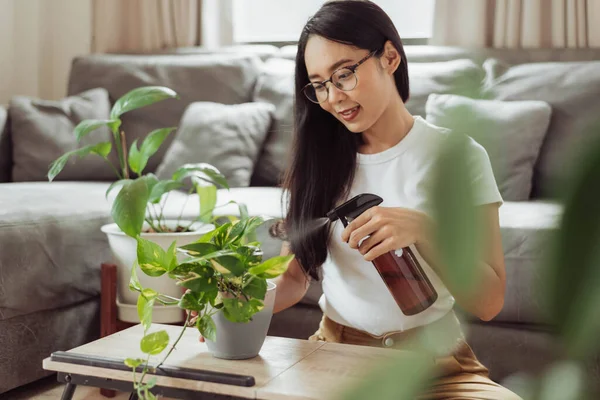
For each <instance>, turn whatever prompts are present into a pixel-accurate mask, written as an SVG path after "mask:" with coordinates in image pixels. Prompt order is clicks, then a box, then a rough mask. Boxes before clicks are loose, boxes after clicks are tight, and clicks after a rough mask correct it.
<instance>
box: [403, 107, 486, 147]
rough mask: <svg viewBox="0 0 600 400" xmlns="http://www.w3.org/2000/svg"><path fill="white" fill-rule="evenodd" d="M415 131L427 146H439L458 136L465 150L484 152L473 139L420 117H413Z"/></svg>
mask: <svg viewBox="0 0 600 400" xmlns="http://www.w3.org/2000/svg"><path fill="white" fill-rule="evenodd" d="M414 128H415V129H417V130H418V131H419V134H418V135H416V136H419V137H420V138H421V141H422V142H424V143H426V144H427V145H429V146H440V145H443V144H445V143H446V141H447V140H448V139H449V138H450V137H451V136H452V135H455V136H458V138H460V139H462V140H464V141H465V143H466V146H467V150H470V151H475V152H481V151H483V152H485V149H484V148H483V146H481V145H480V144H479V143H478V142H477V141H475V139H473V138H472V137H470V136H469V135H466V134H464V133H462V132H458V131H455V130H452V129H449V128H445V127H442V126H438V125H434V124H432V123H431V122H429V121H427V120H426V119H425V118H422V117H419V116H418V117H415V126H414Z"/></svg>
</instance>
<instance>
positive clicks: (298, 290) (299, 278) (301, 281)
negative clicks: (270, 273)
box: [273, 242, 310, 313]
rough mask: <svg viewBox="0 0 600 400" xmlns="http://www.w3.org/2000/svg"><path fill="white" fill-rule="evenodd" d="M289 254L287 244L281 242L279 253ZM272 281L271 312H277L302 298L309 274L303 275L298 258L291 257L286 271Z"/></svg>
mask: <svg viewBox="0 0 600 400" xmlns="http://www.w3.org/2000/svg"><path fill="white" fill-rule="evenodd" d="M289 254H291V251H290V248H289V244H288V243H287V242H283V245H282V246H281V255H282V256H287V255H289ZM273 281H274V282H275V284H276V285H277V289H276V291H277V294H276V296H275V306H274V309H273V313H278V312H279V311H283V310H285V309H286V308H289V307H291V306H293V305H294V304H296V303H298V302H299V301H300V300H302V298H303V297H304V295H305V294H306V291H307V290H308V287H309V285H310V276H307V275H305V274H304V271H303V270H302V267H300V263H299V262H298V260H297V259H293V260H292V262H290V264H289V266H288V269H287V271H286V272H285V273H283V274H281V275H280V276H278V277H277V278H275V279H274V280H273Z"/></svg>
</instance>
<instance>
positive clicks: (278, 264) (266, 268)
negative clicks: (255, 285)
mask: <svg viewBox="0 0 600 400" xmlns="http://www.w3.org/2000/svg"><path fill="white" fill-rule="evenodd" d="M293 259H294V255H293V254H292V255H289V256H277V257H273V258H270V259H268V260H267V261H265V262H263V263H261V264H259V265H257V266H255V267H252V268H250V269H248V272H249V273H250V274H252V275H256V276H257V277H259V278H264V279H272V278H276V277H278V276H279V275H281V274H283V273H284V272H285V271H286V270H287V268H288V266H289V265H290V262H291V261H292V260H293Z"/></svg>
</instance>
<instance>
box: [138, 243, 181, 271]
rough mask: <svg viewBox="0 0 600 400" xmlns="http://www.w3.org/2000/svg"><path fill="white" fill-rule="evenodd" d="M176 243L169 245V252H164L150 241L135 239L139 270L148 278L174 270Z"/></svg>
mask: <svg viewBox="0 0 600 400" xmlns="http://www.w3.org/2000/svg"><path fill="white" fill-rule="evenodd" d="M175 246H176V243H175V242H173V243H171V247H169V250H168V251H167V252H165V251H164V250H163V249H162V247H160V246H159V245H158V244H156V243H154V242H151V241H150V240H146V239H143V238H141V237H138V238H137V259H138V263H139V264H140V268H141V269H142V271H144V273H145V274H146V275H148V276H153V277H156V276H161V275H163V274H164V273H166V272H169V271H171V270H172V269H173V268H175V266H176V265H175V262H176V254H175V250H176V248H175Z"/></svg>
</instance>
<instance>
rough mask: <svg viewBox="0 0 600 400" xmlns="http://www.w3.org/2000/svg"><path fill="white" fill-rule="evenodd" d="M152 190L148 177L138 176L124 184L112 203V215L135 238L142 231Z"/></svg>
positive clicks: (120, 226) (124, 230)
mask: <svg viewBox="0 0 600 400" xmlns="http://www.w3.org/2000/svg"><path fill="white" fill-rule="evenodd" d="M149 196H150V192H149V190H148V183H147V179H143V178H138V179H136V180H134V181H131V182H126V183H124V184H123V188H122V189H121V191H120V192H119V194H118V195H117V197H116V198H115V201H114V203H113V205H112V211H111V214H112V217H113V220H114V221H115V222H116V224H117V225H118V226H119V228H121V230H122V231H123V232H125V234H127V235H129V236H131V237H133V238H135V237H136V236H138V235H139V234H140V232H141V231H142V226H143V224H144V217H145V215H146V204H147V203H148V197H149Z"/></svg>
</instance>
